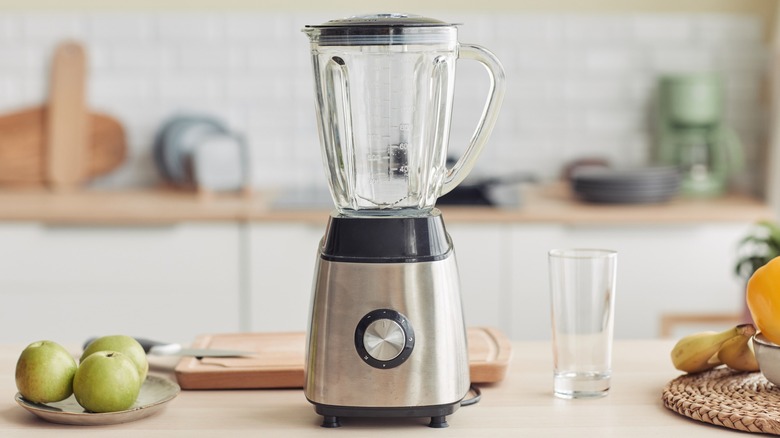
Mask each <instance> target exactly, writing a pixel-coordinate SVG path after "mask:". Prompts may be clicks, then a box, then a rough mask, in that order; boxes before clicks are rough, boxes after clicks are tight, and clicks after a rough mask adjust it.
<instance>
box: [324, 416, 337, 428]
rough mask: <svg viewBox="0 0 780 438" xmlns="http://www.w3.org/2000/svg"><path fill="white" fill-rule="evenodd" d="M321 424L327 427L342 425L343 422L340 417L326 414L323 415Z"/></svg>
mask: <svg viewBox="0 0 780 438" xmlns="http://www.w3.org/2000/svg"><path fill="white" fill-rule="evenodd" d="M321 426H322V427H327V428H334V427H341V422H340V421H339V417H334V416H330V415H325V416H323V417H322V424H321Z"/></svg>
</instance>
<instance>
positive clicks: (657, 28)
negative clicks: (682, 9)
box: [631, 14, 695, 46]
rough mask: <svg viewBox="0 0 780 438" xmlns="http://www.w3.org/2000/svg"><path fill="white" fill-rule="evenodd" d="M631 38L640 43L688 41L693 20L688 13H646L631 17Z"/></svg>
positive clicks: (693, 24) (653, 43)
mask: <svg viewBox="0 0 780 438" xmlns="http://www.w3.org/2000/svg"><path fill="white" fill-rule="evenodd" d="M631 25H632V27H633V35H632V36H633V38H635V39H636V41H637V42H638V43H640V44H647V45H651V46H652V45H656V44H659V43H683V44H685V43H688V42H690V41H691V40H692V38H693V35H694V28H695V22H694V19H693V17H692V16H690V15H684V14H681V15H667V14H646V15H640V16H634V17H632V18H631Z"/></svg>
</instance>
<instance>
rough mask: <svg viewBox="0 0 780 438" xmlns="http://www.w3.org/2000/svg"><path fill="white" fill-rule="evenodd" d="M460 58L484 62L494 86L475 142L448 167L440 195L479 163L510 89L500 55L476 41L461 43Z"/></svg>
mask: <svg viewBox="0 0 780 438" xmlns="http://www.w3.org/2000/svg"><path fill="white" fill-rule="evenodd" d="M458 57H459V58H463V59H473V60H475V61H477V62H479V63H481V64H482V65H484V66H485V68H486V69H487V72H488V76H489V78H490V89H489V92H488V97H487V100H486V101H485V107H484V108H483V109H482V116H481V117H480V119H479V123H478V124H477V129H476V130H475V131H474V134H473V135H472V136H471V142H470V143H469V146H468V148H466V151H465V152H464V153H463V156H461V157H460V159H458V161H457V162H456V163H455V164H454V165H453V166H452V168H451V169H448V170H447V174H446V175H445V176H444V184H443V185H442V190H441V194H439V196H442V195H444V194H446V193H448V192H450V191H451V190H452V189H454V188H455V187H456V186H457V185H458V184H460V183H461V182H462V181H463V180H464V179H465V178H466V176H467V175H468V174H469V172H471V169H473V168H474V164H476V162H477V158H478V157H479V154H480V152H482V148H483V147H484V146H485V143H487V141H488V139H489V138H490V133H491V132H492V131H493V127H494V126H495V124H496V119H497V118H498V110H499V109H500V108H501V102H502V101H503V100H504V92H505V91H506V80H505V75H504V68H503V67H502V66H501V62H500V61H499V60H498V58H496V56H495V55H493V54H492V53H491V52H490V51H489V50H487V49H485V48H484V47H481V46H477V45H474V44H461V45H460V47H459V54H458Z"/></svg>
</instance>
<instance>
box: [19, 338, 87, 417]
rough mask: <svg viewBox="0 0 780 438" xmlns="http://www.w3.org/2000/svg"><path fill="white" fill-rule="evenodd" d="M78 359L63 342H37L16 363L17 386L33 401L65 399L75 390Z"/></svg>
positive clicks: (26, 397)
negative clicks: (74, 379) (74, 377)
mask: <svg viewBox="0 0 780 438" xmlns="http://www.w3.org/2000/svg"><path fill="white" fill-rule="evenodd" d="M77 368H78V366H77V365H76V359H74V358H73V356H71V354H70V353H68V351H67V350H66V349H65V348H64V347H63V346H61V345H60V344H58V343H56V342H52V341H37V342H33V343H32V344H30V345H28V346H27V347H26V348H25V349H24V350H23V351H22V354H21V355H20V356H19V360H17V362H16V387H17V388H18V389H19V393H20V394H22V397H24V398H25V399H27V400H29V401H31V402H33V403H49V402H57V401H60V400H65V399H66V398H68V397H70V395H71V394H72V393H73V376H74V375H75V374H76V369H77Z"/></svg>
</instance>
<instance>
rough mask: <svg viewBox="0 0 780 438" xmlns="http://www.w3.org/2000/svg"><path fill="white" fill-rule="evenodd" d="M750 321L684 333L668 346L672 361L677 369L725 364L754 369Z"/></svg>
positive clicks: (691, 370) (697, 368)
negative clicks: (717, 330) (726, 328)
mask: <svg viewBox="0 0 780 438" xmlns="http://www.w3.org/2000/svg"><path fill="white" fill-rule="evenodd" d="M755 333H756V328H755V327H754V326H753V324H740V325H738V326H735V327H732V328H730V329H728V330H725V331H722V332H701V333H695V334H692V335H688V336H685V337H684V338H682V339H680V340H679V341H678V342H677V344H676V345H675V346H674V348H672V363H673V364H674V367H675V368H677V369H678V370H680V371H685V372H687V373H698V372H701V371H706V370H709V369H711V368H715V367H717V366H719V365H723V364H725V365H726V366H728V367H729V368H732V369H735V370H738V371H758V362H757V361H756V356H755V354H754V353H753V346H752V345H751V343H750V338H751V337H752V336H753V335H754V334H755Z"/></svg>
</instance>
